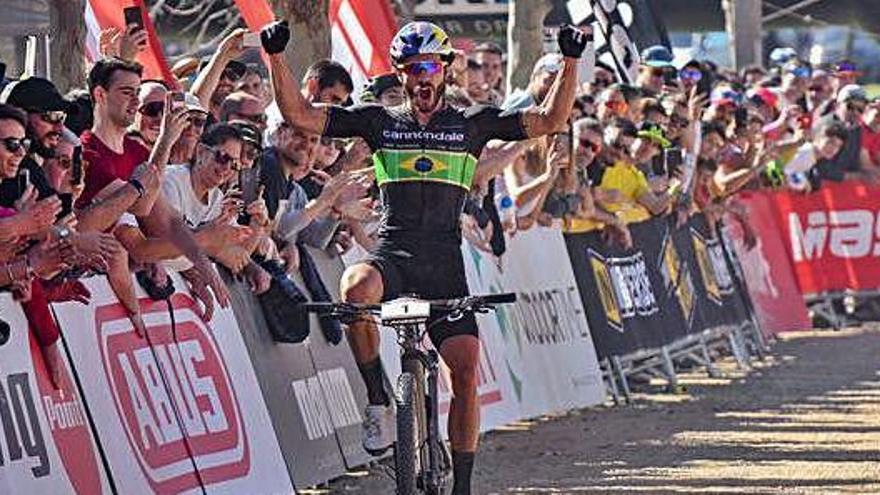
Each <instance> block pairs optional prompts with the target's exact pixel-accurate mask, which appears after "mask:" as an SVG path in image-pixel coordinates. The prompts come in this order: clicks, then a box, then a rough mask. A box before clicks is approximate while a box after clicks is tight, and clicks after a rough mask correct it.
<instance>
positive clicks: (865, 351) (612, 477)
mask: <svg viewBox="0 0 880 495" xmlns="http://www.w3.org/2000/svg"><path fill="white" fill-rule="evenodd" d="M721 369H722V370H723V371H724V373H725V377H724V378H721V379H708V378H706V375H705V373H702V372H699V373H693V374H686V375H684V376H683V379H682V383H683V384H684V385H686V386H687V393H685V394H682V395H668V394H644V395H639V396H637V399H638V400H637V403H636V405H633V406H626V407H617V408H596V409H590V410H585V411H579V412H576V413H572V414H570V415H567V416H564V417H555V418H542V419H540V420H536V421H532V422H523V423H519V424H516V425H513V426H511V427H510V428H508V429H507V430H506V431H501V432H495V433H492V434H489V435H487V436H486V437H485V438H484V439H483V442H482V446H481V451H480V456H479V458H478V461H477V468H476V473H475V486H476V493H479V494H481V495H489V494H545V493H552V494H587V493H589V494H598V493H614V494H629V493H650V494H655V493H656V494H665V493H737V494H741V493H748V494H752V493H760V494H769V493H785V494H823V495H824V494H833V493H847V494H849V493H852V494H856V493H857V494H870V493H880V326H875V327H874V328H873V329H871V330H868V329H861V330H847V331H843V332H810V333H800V334H792V335H788V336H786V337H784V338H783V339H782V340H780V341H779V342H777V343H776V344H775V345H774V346H773V352H772V357H771V358H769V359H768V360H767V361H765V362H763V363H757V364H756V365H755V367H754V369H752V370H751V371H749V372H741V371H738V370H737V369H736V368H735V367H734V366H733V364H732V363H730V362H724V363H722V365H721ZM393 492H394V490H393V483H392V481H391V480H390V479H388V478H387V477H385V476H382V475H380V474H377V473H376V472H375V471H374V472H358V473H353V475H352V476H349V477H347V478H344V479H342V480H338V481H336V482H334V483H333V484H332V485H331V486H330V487H329V489H328V490H322V491H319V492H317V493H339V494H343V493H344V494H369V495H375V494H392V493H393ZM312 493H315V492H312Z"/></svg>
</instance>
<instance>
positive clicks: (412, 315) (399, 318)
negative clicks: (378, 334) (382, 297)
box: [381, 299, 431, 325]
mask: <svg viewBox="0 0 880 495" xmlns="http://www.w3.org/2000/svg"><path fill="white" fill-rule="evenodd" d="M430 316H431V304H430V303H428V302H426V301H419V300H418V299H395V300H394V301H390V302H387V303H385V304H383V305H382V316H381V318H382V323H383V324H385V325H392V324H394V323H422V322H425V321H427V320H428V318H430Z"/></svg>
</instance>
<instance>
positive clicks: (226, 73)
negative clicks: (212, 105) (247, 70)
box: [223, 68, 243, 82]
mask: <svg viewBox="0 0 880 495" xmlns="http://www.w3.org/2000/svg"><path fill="white" fill-rule="evenodd" d="M242 76H243V74H242V73H241V72H240V71H237V70H235V69H230V68H226V69H224V70H223V77H224V78H226V79H229V80H230V81H232V82H236V81H238V80H239V79H241V77H242Z"/></svg>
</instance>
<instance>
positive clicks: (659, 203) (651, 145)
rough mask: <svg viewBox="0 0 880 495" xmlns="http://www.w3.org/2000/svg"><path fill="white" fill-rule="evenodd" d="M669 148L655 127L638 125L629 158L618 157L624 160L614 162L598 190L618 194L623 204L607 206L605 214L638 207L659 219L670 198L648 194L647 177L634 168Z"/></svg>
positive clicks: (648, 161) (658, 128) (652, 124)
mask: <svg viewBox="0 0 880 495" xmlns="http://www.w3.org/2000/svg"><path fill="white" fill-rule="evenodd" d="M671 145H672V143H671V142H670V141H669V139H667V138H666V136H665V134H664V133H663V129H662V128H661V127H660V126H659V125H656V124H654V123H651V122H644V123H643V124H642V125H641V127H640V130H639V131H638V133H637V134H636V139H635V140H634V141H633V143H632V146H631V147H630V149H629V155H621V156H624V157H623V158H620V159H618V160H616V161H615V162H614V164H613V165H611V166H610V167H608V168H607V169H606V171H605V173H604V175H603V176H602V182H601V183H600V184H599V189H604V190H616V191H619V192H620V194H621V195H622V196H623V198H624V204H611V205H607V206H608V209H609V210H611V211H622V210H624V209H626V208H627V206H633V205H640V206H643V207H644V208H646V209H647V210H648V211H649V212H651V214H652V215H661V214H663V213H664V212H666V211H667V210H668V209H669V206H670V205H671V204H672V197H671V196H670V195H669V194H667V193H662V194H658V193H656V192H654V191H652V190H651V185H650V184H649V183H648V179H647V177H645V174H644V172H642V171H641V170H640V169H639V167H638V166H637V165H638V164H640V163H651V161H652V160H653V159H654V157H656V156H658V155H659V154H660V153H662V152H663V150H664V149H666V148H668V147H670V146H671ZM626 203H628V204H626Z"/></svg>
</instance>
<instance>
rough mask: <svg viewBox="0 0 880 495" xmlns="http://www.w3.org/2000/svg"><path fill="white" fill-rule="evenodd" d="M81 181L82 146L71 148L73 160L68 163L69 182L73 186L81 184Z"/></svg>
mask: <svg viewBox="0 0 880 495" xmlns="http://www.w3.org/2000/svg"><path fill="white" fill-rule="evenodd" d="M82 181H83V162H82V146H77V147H76V148H73V160H72V161H71V165H70V183H71V184H73V185H74V186H78V185H80V184H82Z"/></svg>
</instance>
